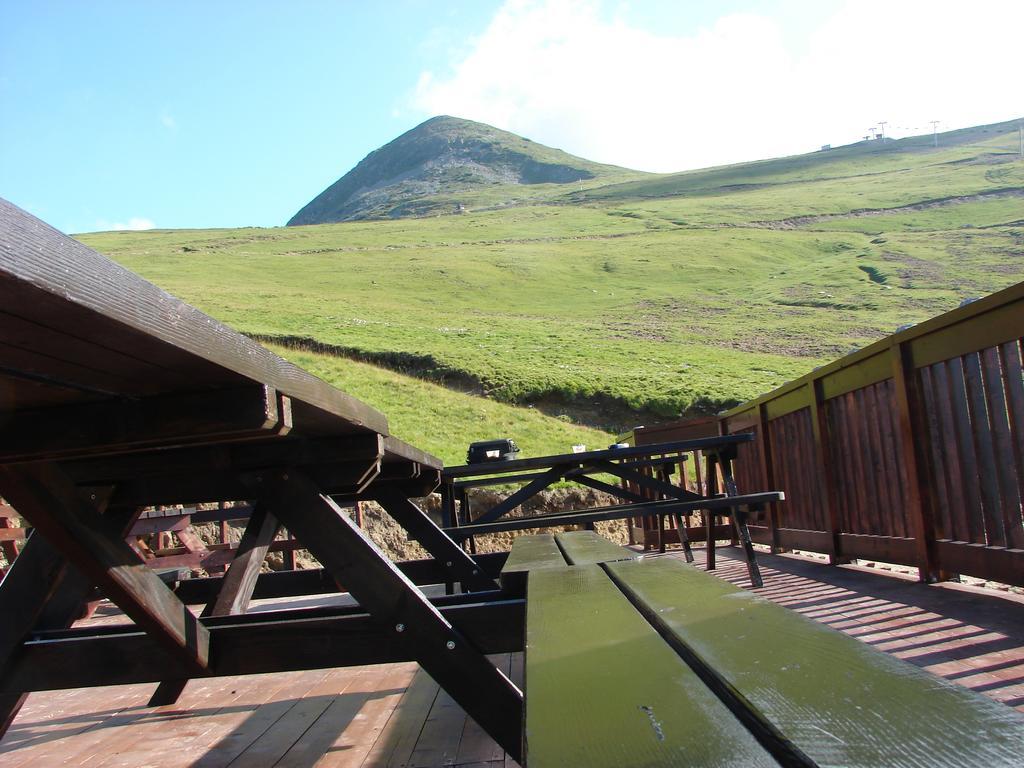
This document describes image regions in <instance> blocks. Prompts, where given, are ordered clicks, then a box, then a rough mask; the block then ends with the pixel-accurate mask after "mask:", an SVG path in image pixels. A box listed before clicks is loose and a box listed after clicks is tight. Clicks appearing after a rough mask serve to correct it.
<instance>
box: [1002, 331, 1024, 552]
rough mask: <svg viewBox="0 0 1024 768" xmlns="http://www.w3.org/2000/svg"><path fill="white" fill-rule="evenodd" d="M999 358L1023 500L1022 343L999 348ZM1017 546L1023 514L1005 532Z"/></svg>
mask: <svg viewBox="0 0 1024 768" xmlns="http://www.w3.org/2000/svg"><path fill="white" fill-rule="evenodd" d="M999 359H1000V362H1001V363H1002V369H1003V383H1004V385H1005V387H1006V405H1007V409H1006V410H1007V416H1008V419H1009V425H1010V442H1011V445H1012V455H1013V464H1014V467H1015V468H1016V470H1017V493H1018V496H1019V497H1020V498H1022V499H1024V371H1022V368H1024V366H1022V365H1021V354H1020V342H1017V341H1011V342H1008V343H1006V344H1003V345H1002V346H1000V347H999ZM1006 535H1007V538H1008V539H1009V540H1010V542H1012V545H1013V546H1014V547H1024V527H1022V520H1021V514H1018V515H1017V517H1016V519H1015V521H1014V522H1013V524H1012V525H1011V526H1010V527H1009V528H1008V529H1007V531H1006Z"/></svg>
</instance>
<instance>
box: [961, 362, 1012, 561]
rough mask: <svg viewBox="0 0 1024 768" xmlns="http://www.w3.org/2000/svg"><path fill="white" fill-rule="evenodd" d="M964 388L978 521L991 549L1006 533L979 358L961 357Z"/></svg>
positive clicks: (999, 543) (1004, 544) (1001, 540)
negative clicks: (974, 462) (977, 494)
mask: <svg viewBox="0 0 1024 768" xmlns="http://www.w3.org/2000/svg"><path fill="white" fill-rule="evenodd" d="M963 361H964V384H965V386H966V388H967V406H968V409H969V411H968V413H969V416H970V420H971V434H972V436H973V438H974V452H975V456H977V459H978V480H979V483H980V491H981V511H982V519H983V520H984V521H985V541H986V542H987V543H989V544H991V545H994V546H1000V547H1002V546H1006V531H1005V529H1004V528H1003V515H1002V511H1001V509H1000V504H999V483H998V480H997V479H996V454H995V448H994V447H993V441H992V426H991V424H990V422H989V414H988V405H987V403H986V402H985V385H984V382H983V381H982V374H981V356H980V355H979V354H977V353H973V354H970V355H964V357H963Z"/></svg>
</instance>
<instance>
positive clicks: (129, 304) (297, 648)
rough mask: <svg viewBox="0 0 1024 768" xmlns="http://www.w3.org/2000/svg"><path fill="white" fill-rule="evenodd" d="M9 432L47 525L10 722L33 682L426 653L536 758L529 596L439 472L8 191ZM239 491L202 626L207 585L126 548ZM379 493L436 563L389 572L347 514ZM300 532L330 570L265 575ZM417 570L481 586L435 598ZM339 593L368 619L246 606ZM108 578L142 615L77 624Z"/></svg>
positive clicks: (28, 551)
mask: <svg viewBox="0 0 1024 768" xmlns="http://www.w3.org/2000/svg"><path fill="white" fill-rule="evenodd" d="M0 430H2V439H0V497H3V498H4V499H5V500H6V502H8V503H9V504H10V505H11V506H12V507H13V508H14V509H15V510H17V513H18V515H19V516H21V517H23V518H25V519H26V520H27V521H28V522H29V523H30V524H31V526H32V527H33V533H32V534H31V535H30V536H29V537H28V539H27V541H26V542H25V545H24V548H23V549H22V551H21V552H20V554H19V556H18V557H17V559H15V560H14V563H13V564H12V565H11V568H10V570H9V572H8V573H7V574H6V576H5V578H4V580H3V582H2V584H0V619H2V620H0V732H2V730H4V729H5V728H6V727H7V726H8V725H9V724H10V722H11V721H12V719H13V717H14V716H15V715H16V714H17V712H18V709H19V708H20V706H21V703H22V702H23V701H24V697H25V695H26V693H27V692H29V691H34V690H46V689H52V688H64V687H78V686H89V685H108V684H116V683H127V682H141V681H159V682H160V683H161V684H160V686H159V687H158V689H157V692H156V694H155V695H154V697H153V699H152V700H151V703H152V704H158V703H167V702H170V701H174V700H175V699H176V698H177V696H178V695H179V694H180V692H181V690H182V687H183V685H184V684H185V681H187V680H188V679H189V678H192V677H204V676H213V675H233V674H243V673H251V674H256V673H261V672H272V671H277V670H292V669H309V668H317V667H335V666H345V665H350V664H367V663H379V662H385V661H398V660H416V661H418V662H419V663H420V664H421V666H423V668H424V669H425V670H426V671H427V672H428V673H429V674H430V675H431V676H432V677H433V678H434V679H435V680H436V681H437V682H438V683H440V684H441V685H442V686H444V687H445V689H446V690H447V691H448V692H449V694H450V695H452V697H453V698H454V699H455V700H456V701H457V702H458V703H459V704H460V705H462V706H463V708H464V709H465V710H466V711H467V712H468V713H470V714H471V715H472V716H473V718H474V719H475V720H476V721H477V722H478V723H479V724H480V725H481V726H482V727H483V728H484V729H485V730H487V732H488V733H490V734H491V735H492V736H493V737H494V738H495V739H496V740H497V741H498V742H499V743H500V744H501V745H502V746H503V747H504V748H505V749H506V750H507V751H508V752H509V753H510V754H512V755H514V756H517V757H518V755H519V746H520V736H521V720H522V694H521V691H519V689H518V688H516V686H514V685H513V684H512V683H511V682H510V681H509V680H508V678H507V677H505V675H503V674H502V673H501V672H500V671H499V670H497V669H496V668H495V667H494V665H493V664H492V663H491V662H490V661H489V660H488V659H487V657H486V656H485V654H486V653H492V652H493V653H498V652H508V651H510V650H518V649H519V648H521V646H522V640H521V628H522V614H523V610H524V609H523V604H522V602H521V601H508V600H506V599H505V597H504V595H503V593H501V591H500V590H499V589H498V585H497V583H496V582H495V580H494V575H495V574H494V569H493V567H491V568H485V566H484V565H483V559H482V558H481V560H480V561H477V560H474V559H473V558H471V557H470V556H469V555H468V554H466V553H465V552H464V551H463V550H462V548H460V547H459V546H458V545H456V544H455V543H454V542H453V541H452V540H451V539H450V538H449V537H448V536H446V535H445V534H444V533H443V532H442V531H441V530H440V528H439V527H438V526H437V525H436V524H435V523H434V522H433V521H432V520H431V519H430V518H429V517H428V516H427V515H426V514H425V513H424V512H423V510H422V509H420V507H418V506H417V505H416V504H415V503H414V502H413V501H412V500H411V499H412V498H415V497H419V496H423V495H425V494H428V493H430V492H431V491H432V490H434V488H436V487H437V485H438V483H439V482H440V470H441V462H440V461H439V460H438V459H437V458H435V457H433V456H431V455H429V454H427V453H425V452H423V451H420V450H418V449H416V448H415V447H413V446H410V445H408V444H406V443H404V442H402V441H401V440H399V439H398V438H396V437H395V436H393V435H391V434H390V432H389V428H388V424H387V420H386V418H385V417H384V416H383V414H381V413H379V412H378V411H376V410H375V409H373V408H371V407H369V406H367V405H366V404H364V403H362V402H360V401H358V400H356V399H355V398H353V397H351V396H349V395H347V394H345V393H343V392H340V391H339V390H337V389H335V388H334V387H331V386H330V385H328V384H326V383H325V382H323V381H321V380H320V379H318V378H316V377H315V376H312V375H310V374H309V373H307V372H305V371H303V370H301V369H300V368H297V367H296V366H294V365H291V364H290V363H287V362H286V361H284V360H282V359H281V358H279V357H278V356H276V355H274V354H273V353H271V352H270V351H268V350H266V349H265V348H263V347H262V346H260V345H259V344H257V343H255V342H253V341H252V340H251V339H248V338H246V337H244V336H242V335H240V334H238V333H236V332H235V331H233V330H232V329H230V328H227V327H226V326H224V325H222V324H221V323H218V322H217V321H215V320H213V319H212V318H210V317H208V316H207V315H205V314H203V313H202V312H200V311H199V310H197V309H195V308H194V307H191V306H189V305H188V304H185V303H184V302H182V301H180V300H178V299H176V298H174V297H173V296H170V295H169V294H167V293H165V292H164V291H161V290H160V289H158V288H156V287H155V286H153V285H151V284H150V283H147V282H146V281H144V280H142V279H141V278H139V277H138V276H136V275H134V274H133V273H131V272H129V271H128V270H125V269H123V268H122V267H120V266H118V265H116V264H115V263H113V262H112V261H110V260H109V259H107V258H105V257H103V256H102V255H100V254H98V253H96V252H95V251H93V250H91V249H90V248H88V247H86V246H85V245H83V244H81V243H78V242H76V241H74V240H72V239H70V238H68V237H66V236H64V235H63V234H61V233H60V232H58V231H56V230H54V229H53V228H51V227H49V226H47V225H46V224H44V223H43V222H41V221H39V220H38V219H36V218H34V217H32V216H31V215H29V214H28V213H26V212H24V211H22V210H20V209H18V208H17V207H16V206H13V205H11V204H10V203H8V202H6V201H3V200H0ZM226 500H235V501H249V502H250V503H251V504H252V509H251V513H250V515H249V516H248V522H247V525H246V528H245V532H244V534H243V537H242V541H241V542H240V544H239V546H238V547H237V549H235V550H234V552H233V557H232V559H231V562H230V565H229V567H228V570H227V572H226V573H225V575H224V576H223V577H220V578H218V579H200V580H198V581H200V582H205V584H204V585H203V587H204V588H203V589H200V590H196V589H194V588H192V595H193V597H195V596H196V595H197V594H202V599H203V600H204V601H205V607H204V608H203V610H202V614H201V615H200V616H196V615H195V614H194V613H193V612H192V611H190V610H189V609H188V607H187V606H186V603H185V601H184V600H183V598H184V597H185V593H186V592H188V589H185V590H184V591H182V592H181V594H179V592H178V591H177V590H178V589H179V588H180V586H182V585H184V584H187V583H188V582H182V583H181V584H180V585H179V584H178V583H176V582H175V580H173V579H172V580H171V581H172V583H170V584H168V583H165V581H164V580H163V579H162V578H161V577H160V576H159V575H158V574H157V573H155V572H154V571H152V570H151V569H149V568H148V567H146V565H145V563H144V562H143V561H142V560H141V559H140V558H139V556H138V554H137V553H136V552H135V551H134V550H133V549H132V548H131V547H129V546H128V544H127V543H126V542H125V536H126V534H127V533H128V532H130V531H131V530H132V527H133V525H135V523H136V521H137V520H138V519H139V515H140V512H141V510H142V508H143V507H146V506H150V505H160V504H178V503H187V504H195V503H197V502H216V501H226ZM359 500H374V501H377V502H379V503H380V504H381V505H382V506H383V507H384V508H385V509H386V510H387V511H388V513H389V514H390V515H391V516H392V517H394V518H395V519H396V520H397V521H398V522H399V524H401V525H402V526H403V527H404V528H405V529H406V530H407V531H408V533H409V536H410V537H411V538H413V539H415V540H416V541H418V542H419V543H420V544H421V545H422V546H423V547H424V548H425V549H426V550H427V551H428V552H429V553H430V555H431V558H430V559H429V561H421V562H419V563H413V564H406V566H405V567H404V568H402V567H398V566H396V565H395V564H394V563H392V562H391V561H390V560H388V558H386V557H385V556H384V555H383V554H382V553H381V552H380V551H379V550H378V548H377V547H376V546H375V545H374V544H373V543H372V542H371V541H370V540H369V539H368V538H367V537H366V535H365V534H364V533H363V532H362V531H361V530H360V529H359V528H358V526H356V525H355V523H354V522H353V521H352V520H350V519H349V517H348V516H347V515H346V514H345V512H344V511H343V509H342V508H341V506H340V505H342V504H349V503H354V502H356V501H359ZM281 528H286V529H287V530H288V531H289V532H290V533H291V534H292V535H294V537H295V538H296V539H297V540H298V542H299V543H300V544H301V546H303V547H304V548H306V549H308V550H309V551H310V552H311V553H312V554H313V555H314V556H315V557H316V558H317V559H318V560H319V561H320V562H321V563H322V564H323V566H324V569H323V571H321V572H319V573H314V574H312V578H311V576H308V575H305V574H303V575H302V576H301V577H298V578H289V577H288V575H283V574H263V575H261V574H260V565H261V563H262V562H263V560H264V556H265V555H266V553H267V551H268V549H269V548H270V547H271V545H272V542H273V540H274V538H275V535H276V534H277V532H278V531H279V530H280V529H281ZM282 576H283V577H284V578H282ZM270 577H275V578H274V579H273V580H272V581H273V584H271V579H270ZM414 579H415V580H416V581H418V582H419V583H421V584H422V583H431V584H435V583H444V582H456V583H459V584H460V585H461V586H462V589H463V592H465V593H467V594H468V595H469V596H468V597H467V596H466V595H465V594H464V595H455V596H451V597H448V598H438V599H434V600H431V599H428V598H427V597H426V596H425V595H424V594H423V592H422V591H421V590H420V589H418V587H417V585H416V584H415V583H414ZM327 582H330V583H333V585H334V587H335V588H336V589H344V590H345V591H348V592H350V593H351V595H352V596H353V597H354V598H355V599H356V600H357V601H358V607H357V608H356V609H339V608H334V609H329V610H326V611H321V612H318V613H316V614H310V613H309V612H303V611H295V610H287V609H284V610H281V611H272V612H267V613H259V614H254V615H245V611H246V608H247V606H248V603H249V601H250V599H251V597H252V596H253V594H254V593H259V591H260V585H261V583H263V584H264V585H265V587H267V588H270V589H271V591H273V592H275V593H276V594H279V595H280V594H289V595H295V596H299V595H302V594H306V592H304V590H309V593H312V594H317V593H320V592H323V591H324V586H323V585H324V584H325V583H327ZM96 588H98V589H99V591H100V592H101V593H102V594H103V595H105V596H106V597H108V598H109V599H111V600H112V601H114V602H115V603H116V604H117V605H118V606H119V607H120V608H121V609H122V610H123V611H124V613H125V614H126V615H127V616H128V617H129V618H130V619H131V620H132V621H133V622H134V624H126V625H121V626H114V627H109V628H105V629H104V630H103V631H102V632H100V633H97V632H95V631H93V630H88V631H85V632H82V631H79V630H75V629H69V627H70V625H71V623H72V622H73V621H74V620H75V618H77V616H78V615H79V612H80V610H81V605H82V601H83V599H85V597H86V596H87V595H90V594H91V593H92V591H93V590H94V589H96ZM263 591H264V592H266V591H267V590H266V589H264V590H263ZM140 630H141V632H140Z"/></svg>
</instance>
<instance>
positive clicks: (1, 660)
mask: <svg viewBox="0 0 1024 768" xmlns="http://www.w3.org/2000/svg"><path fill="white" fill-rule="evenodd" d="M111 490H112V489H109V488H108V489H95V491H80V492H79V493H80V495H82V496H84V498H85V499H88V503H91V504H92V505H93V506H94V507H95V509H96V510H97V511H98V512H102V511H103V510H104V509H105V508H106V505H107V502H108V500H109V498H110V491H111ZM137 515H138V510H130V509H112V510H109V511H108V512H107V516H108V518H109V519H110V521H111V524H112V525H113V526H114V527H115V528H116V527H120V528H121V530H122V532H123V531H124V530H126V529H127V528H128V527H130V526H131V524H132V521H133V520H134V519H135V517H136V516H137ZM15 566H17V567H15ZM91 590H92V585H91V584H90V583H89V582H88V581H87V580H86V579H85V577H83V576H82V575H81V573H79V571H78V569H77V568H75V567H74V566H73V565H70V564H69V563H68V562H67V560H66V559H65V558H64V557H63V556H62V555H61V554H60V553H58V552H57V551H56V550H55V549H54V548H53V546H52V545H51V544H50V543H49V542H48V541H47V540H46V539H44V538H43V537H42V536H41V535H39V534H37V533H33V534H32V536H31V537H30V538H29V542H28V543H26V545H25V549H24V550H22V553H21V556H19V558H18V560H17V561H16V563H15V564H12V567H11V570H10V572H9V573H8V574H7V576H6V577H5V578H4V580H3V582H2V583H0V616H3V617H4V621H3V623H2V624H0V674H2V673H3V670H6V669H9V668H11V667H12V666H14V665H16V664H17V655H18V654H17V649H18V647H19V646H20V645H21V643H22V642H23V641H24V640H25V638H26V637H28V635H29V633H30V632H33V631H41V630H42V631H45V630H55V629H66V628H67V627H69V626H71V624H72V623H74V621H75V620H76V619H78V618H80V616H81V611H82V605H83V603H84V601H85V600H86V599H87V596H88V594H89V592H90V591H91ZM24 702H25V696H24V695H23V694H21V693H8V694H0V737H2V736H3V734H4V733H5V732H6V731H7V729H8V728H9V727H10V725H11V723H12V722H13V721H14V718H15V717H17V715H18V712H19V711H20V710H21V707H22V705H23V704H24Z"/></svg>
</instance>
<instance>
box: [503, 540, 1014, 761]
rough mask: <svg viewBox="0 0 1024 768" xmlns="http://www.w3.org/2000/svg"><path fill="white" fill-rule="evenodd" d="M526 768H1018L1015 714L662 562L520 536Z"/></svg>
mask: <svg viewBox="0 0 1024 768" xmlns="http://www.w3.org/2000/svg"><path fill="white" fill-rule="evenodd" d="M501 581H502V584H503V585H505V586H506V587H507V588H509V589H511V590H514V591H516V592H525V593H526V594H527V595H528V598H527V612H526V643H525V671H526V683H527V684H526V691H525V701H526V722H525V726H524V737H523V738H524V749H523V754H524V759H525V761H526V763H525V764H526V765H527V766H529V768H546V767H548V766H551V767H553V768H554V767H557V768H560V767H561V766H576V765H579V766H583V765H586V766H588V767H589V768H604V767H605V766H607V768H617V767H618V766H624V765H645V766H648V765H649V766H675V765H688V766H734V765H735V766H740V765H742V766H765V767H766V768H767V767H768V766H779V765H783V766H801V767H802V768H814V767H818V768H826V767H829V768H831V767H833V766H834V767H835V768H840V767H842V768H876V767H877V766H890V767H891V768H919V767H920V768H923V766H935V767H938V766H958V767H959V768H968V767H971V766H973V767H975V768H995V766H1007V767H1008V766H1017V765H1020V759H1021V754H1024V751H1022V750H1024V718H1022V717H1021V715H1020V714H1019V713H1017V712H1015V711H1013V710H1012V709H1010V708H1009V707H1006V706H1005V705H1003V704H999V703H997V702H995V701H992V700H991V699H989V698H987V697H985V696H982V695H980V694H978V693H976V692H974V691H971V690H968V689H966V688H964V687H962V686H960V685H957V684H955V683H951V682H948V681H946V680H943V679H941V678H938V677H935V676H933V675H931V674H929V673H928V672H926V671H924V670H922V669H919V668H917V667H915V666H913V665H911V664H909V663H907V662H905V661H902V660H899V659H896V658H895V657H893V656H890V655H889V654H886V653H883V652H881V651H877V650H875V649H873V648H871V647H870V646H869V645H868V644H866V643H864V642H861V641H860V640H858V639H856V638H853V637H850V636H848V635H846V634H843V633H842V632H839V631H837V630H834V629H831V628H829V627H826V626H824V625H822V624H819V623H817V622H814V621H812V620H810V619H807V618H805V617H803V616H801V615H799V614H797V613H795V612H794V611H791V610H789V609H787V608H784V607H782V606H779V605H777V604H774V603H772V602H769V601H768V600H765V599H764V598H761V597H759V596H757V595H756V594H754V593H751V592H748V591H745V590H741V589H738V588H736V587H734V586H733V585H731V584H729V583H727V582H725V581H722V580H721V579H718V578H715V577H714V576H711V575H710V574H705V573H702V572H700V571H698V570H696V569H695V568H693V567H692V566H689V565H685V564H683V563H681V562H680V561H679V560H677V559H675V558H669V557H661V556H653V557H641V556H640V555H639V554H638V553H636V552H634V551H632V550H629V549H625V548H622V547H618V546H615V545H613V544H612V543H611V542H609V541H607V540H605V539H602V538H601V537H600V536H598V535H597V534H596V533H593V532H590V531H576V532H568V533H559V534H554V535H551V534H538V535H533V536H522V537H519V538H517V539H516V540H515V542H514V544H513V548H512V552H511V554H510V556H509V559H508V561H507V562H506V564H505V566H504V568H503V569H502V573H501Z"/></svg>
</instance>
